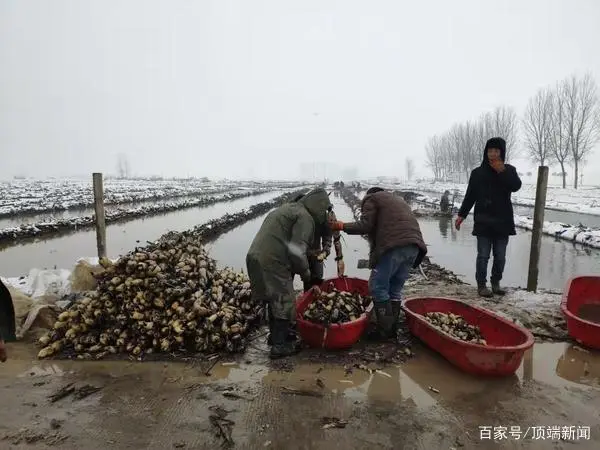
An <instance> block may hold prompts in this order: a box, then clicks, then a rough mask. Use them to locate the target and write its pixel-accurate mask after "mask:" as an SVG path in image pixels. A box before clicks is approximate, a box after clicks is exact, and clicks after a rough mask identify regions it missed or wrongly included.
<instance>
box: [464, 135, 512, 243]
mask: <svg viewBox="0 0 600 450" xmlns="http://www.w3.org/2000/svg"><path fill="white" fill-rule="evenodd" d="M488 148H498V149H500V158H501V159H502V161H504V160H505V158H506V142H505V141H504V139H501V138H492V139H490V140H488V141H487V143H486V145H485V148H484V149H483V161H482V163H481V165H480V166H479V167H476V168H475V169H473V171H472V172H471V176H470V177H469V185H468V186H467V192H466V193H465V198H464V199H463V202H462V205H461V207H460V210H459V211H458V215H459V216H460V217H462V218H463V219H465V218H466V217H467V216H468V215H469V212H470V211H471V208H473V205H475V212H474V214H473V221H474V226H473V235H474V236H486V237H506V236H513V235H515V234H516V230H515V219H514V214H513V207H512V201H511V195H512V193H513V192H517V191H518V190H519V189H521V184H522V183H521V179H520V178H519V175H518V174H517V169H516V168H515V167H514V166H511V165H510V164H505V165H504V167H505V170H504V171H503V172H500V173H497V172H496V171H495V170H494V169H493V168H492V166H490V163H489V160H488V157H487V150H488Z"/></svg>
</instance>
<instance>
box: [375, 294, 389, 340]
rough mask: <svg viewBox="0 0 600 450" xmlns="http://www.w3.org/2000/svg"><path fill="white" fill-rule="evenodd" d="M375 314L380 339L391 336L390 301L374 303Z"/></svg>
mask: <svg viewBox="0 0 600 450" xmlns="http://www.w3.org/2000/svg"><path fill="white" fill-rule="evenodd" d="M375 315H376V317H377V330H378V331H379V335H380V337H381V338H382V339H388V338H390V337H392V329H393V327H394V316H393V313H392V305H390V302H387V303H384V304H379V305H375Z"/></svg>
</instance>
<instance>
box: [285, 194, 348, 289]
mask: <svg viewBox="0 0 600 450" xmlns="http://www.w3.org/2000/svg"><path fill="white" fill-rule="evenodd" d="M302 197H303V196H302V195H301V196H299V197H296V198H295V199H294V200H293V201H295V202H297V201H298V200H300V199H301V198H302ZM327 215H328V221H327V223H325V224H323V225H321V226H317V227H316V228H315V237H314V239H313V242H312V244H311V246H310V248H309V249H308V264H309V266H310V273H311V277H312V279H311V280H310V281H309V282H306V283H304V292H307V291H308V290H310V289H311V288H312V287H313V286H318V285H320V284H321V283H323V281H324V280H323V264H324V262H325V260H326V259H327V258H328V257H329V255H330V254H331V246H332V244H333V247H334V249H335V263H336V266H337V275H338V277H343V276H344V273H345V271H346V266H345V264H344V255H343V254H342V244H341V242H340V238H341V236H340V232H339V231H332V230H331V227H330V226H329V223H330V222H335V221H337V217H336V216H335V213H334V212H333V205H332V206H330V207H329V209H328V211H327Z"/></svg>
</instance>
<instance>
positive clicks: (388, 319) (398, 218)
mask: <svg viewBox="0 0 600 450" xmlns="http://www.w3.org/2000/svg"><path fill="white" fill-rule="evenodd" d="M331 228H332V230H334V231H336V230H340V231H344V232H345V233H347V234H359V235H367V236H368V238H369V244H370V245H369V247H370V252H369V268H370V269H371V277H370V278H369V291H370V293H371V295H372V296H373V298H374V302H375V316H376V317H377V326H378V328H379V333H380V335H381V337H383V338H388V337H392V336H393V335H394V334H395V332H396V330H397V328H398V325H399V324H398V318H399V315H400V306H401V301H402V289H403V288H404V283H405V282H406V280H407V279H408V276H409V273H410V269H412V268H416V267H418V266H419V264H421V261H422V260H423V258H424V257H425V255H426V254H427V246H426V245H425V242H424V241H423V236H422V235H421V229H420V227H419V222H417V219H416V218H415V216H414V214H413V212H412V210H411V208H410V206H409V205H408V203H406V201H404V200H403V199H402V198H400V197H399V196H397V195H394V194H393V193H392V192H388V191H385V190H383V189H382V188H378V187H373V188H371V189H369V190H368V191H367V193H366V195H365V197H364V199H363V201H362V205H361V218H360V220H359V221H358V222H353V223H343V222H333V223H332V224H331Z"/></svg>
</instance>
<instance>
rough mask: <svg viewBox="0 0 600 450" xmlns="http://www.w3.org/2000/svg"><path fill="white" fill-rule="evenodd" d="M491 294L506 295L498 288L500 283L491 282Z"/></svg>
mask: <svg viewBox="0 0 600 450" xmlns="http://www.w3.org/2000/svg"><path fill="white" fill-rule="evenodd" d="M492 293H494V294H496V295H506V291H505V290H504V289H502V288H501V287H500V283H497V282H492Z"/></svg>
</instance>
